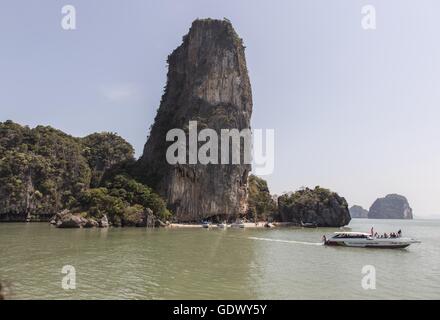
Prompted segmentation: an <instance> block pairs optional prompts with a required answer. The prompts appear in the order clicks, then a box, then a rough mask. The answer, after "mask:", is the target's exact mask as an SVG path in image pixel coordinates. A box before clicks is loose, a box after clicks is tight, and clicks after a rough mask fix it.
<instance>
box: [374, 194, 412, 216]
mask: <svg viewBox="0 0 440 320" xmlns="http://www.w3.org/2000/svg"><path fill="white" fill-rule="evenodd" d="M368 218H370V219H412V218H413V213H412V209H411V207H410V206H409V203H408V200H407V199H406V198H405V197H404V196H401V195H398V194H389V195H387V196H386V197H385V198H379V199H377V200H376V201H375V202H374V203H373V205H372V206H371V208H370V210H369V213H368Z"/></svg>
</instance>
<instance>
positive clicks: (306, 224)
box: [301, 222, 318, 228]
mask: <svg viewBox="0 0 440 320" xmlns="http://www.w3.org/2000/svg"><path fill="white" fill-rule="evenodd" d="M301 227H303V228H318V225H317V224H316V223H313V222H305V223H303V222H301Z"/></svg>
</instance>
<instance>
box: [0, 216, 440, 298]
mask: <svg viewBox="0 0 440 320" xmlns="http://www.w3.org/2000/svg"><path fill="white" fill-rule="evenodd" d="M371 226H374V227H375V229H376V230H377V231H381V232H385V231H386V232H390V231H397V230H398V229H400V228H401V229H402V230H403V232H404V236H411V237H414V238H417V239H419V240H421V241H422V243H421V244H416V245H411V246H410V247H409V248H407V249H398V250H389V249H388V250H384V249H362V248H335V247H325V246H322V245H320V244H319V241H320V239H321V236H322V234H324V233H327V234H329V233H331V232H333V231H337V230H336V229H322V228H320V229H295V228H289V229H271V230H257V229H245V230H232V229H228V230H205V229H173V230H171V229H156V230H151V229H140V228H125V229H116V228H115V229H108V230H106V229H71V230H66V229H56V228H54V227H52V226H50V225H48V224H46V223H30V224H25V223H2V224H0V279H3V281H6V282H7V283H9V284H10V287H11V288H12V291H13V296H12V298H15V299H106V298H110V299H410V298H414V299H439V298H440V246H439V243H440V221H436V220H412V221H404V220H364V219H354V220H352V222H351V224H350V226H349V227H350V228H351V229H352V230H353V231H367V232H368V231H369V230H370V228H371ZM64 265H72V266H74V267H75V269H76V277H77V283H76V285H77V288H76V290H69V291H66V290H63V289H62V287H61V279H62V277H63V276H64V275H63V274H62V273H61V269H62V267H63V266H64ZM364 265H373V266H374V267H375V268H376V278H377V280H376V289H375V290H364V289H363V288H362V286H361V280H362V277H363V274H362V273H361V270H362V267H363V266H364Z"/></svg>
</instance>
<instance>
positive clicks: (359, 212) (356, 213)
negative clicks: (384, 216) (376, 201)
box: [350, 205, 368, 219]
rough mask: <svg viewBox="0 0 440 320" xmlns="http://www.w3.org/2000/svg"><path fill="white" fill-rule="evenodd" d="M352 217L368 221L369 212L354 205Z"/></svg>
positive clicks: (351, 209) (351, 210) (351, 208)
mask: <svg viewBox="0 0 440 320" xmlns="http://www.w3.org/2000/svg"><path fill="white" fill-rule="evenodd" d="M350 216H351V217H352V218H357V219H368V210H367V209H364V208H362V207H361V206H358V205H354V206H351V207H350Z"/></svg>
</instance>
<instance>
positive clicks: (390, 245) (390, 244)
mask: <svg viewBox="0 0 440 320" xmlns="http://www.w3.org/2000/svg"><path fill="white" fill-rule="evenodd" d="M412 243H415V242H413V241H411V242H407V241H375V240H365V241H335V240H327V241H326V242H325V243H324V244H325V245H327V246H342V247H353V248H377V249H403V248H406V247H408V246H410V245H411V244H412Z"/></svg>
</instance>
